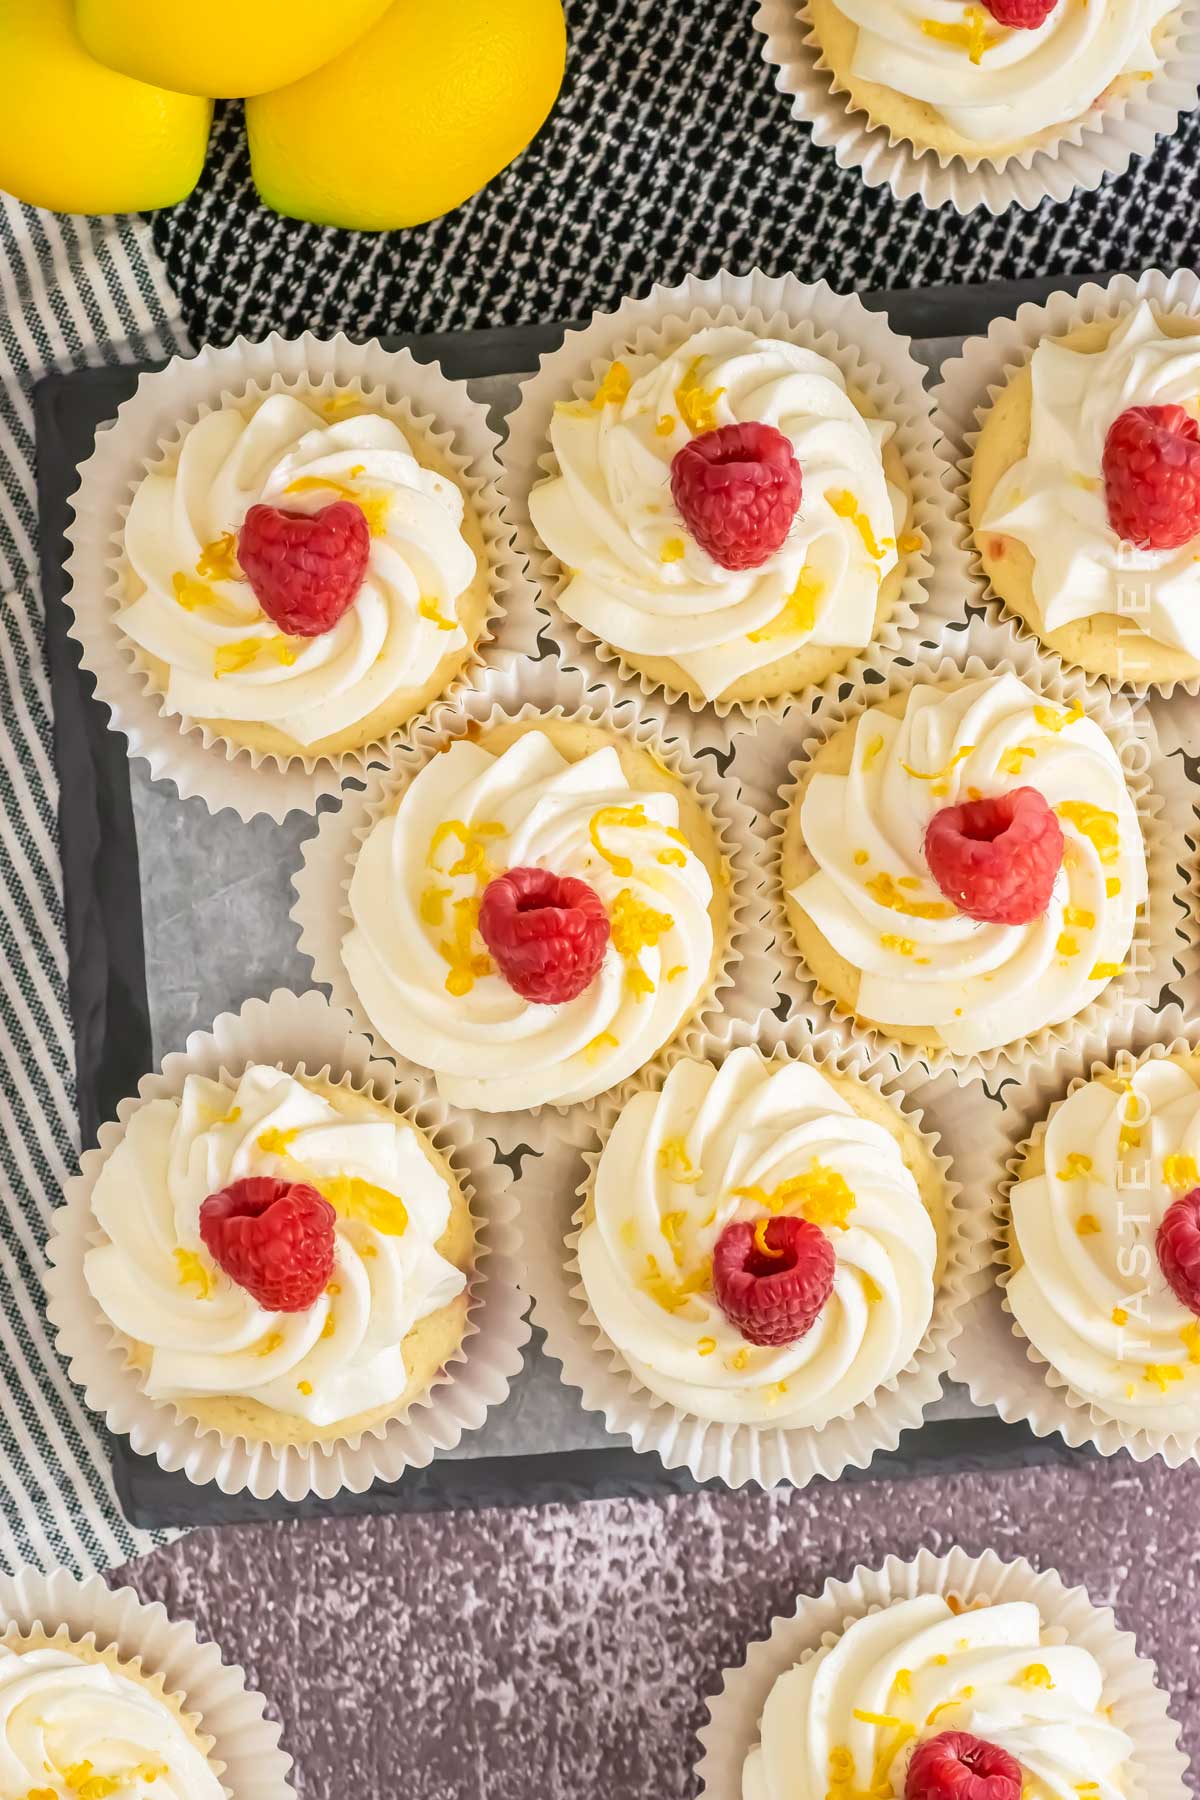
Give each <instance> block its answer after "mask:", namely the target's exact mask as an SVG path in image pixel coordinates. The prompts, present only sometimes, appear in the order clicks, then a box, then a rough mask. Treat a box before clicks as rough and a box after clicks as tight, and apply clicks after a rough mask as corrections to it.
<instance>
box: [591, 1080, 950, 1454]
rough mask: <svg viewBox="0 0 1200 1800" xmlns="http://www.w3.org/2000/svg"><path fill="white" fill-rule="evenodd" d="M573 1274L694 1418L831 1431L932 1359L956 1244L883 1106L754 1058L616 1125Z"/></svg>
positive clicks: (667, 1092) (625, 1113)
mask: <svg viewBox="0 0 1200 1800" xmlns="http://www.w3.org/2000/svg"><path fill="white" fill-rule="evenodd" d="M581 1226H582V1228H581V1230H580V1232H579V1236H578V1243H577V1250H576V1255H577V1259H578V1265H579V1270H580V1274H581V1277H582V1283H583V1289H584V1292H585V1294H586V1297H587V1303H588V1305H589V1306H590V1308H591V1310H592V1312H593V1314H594V1315H595V1318H596V1320H597V1321H598V1323H599V1325H600V1328H601V1329H602V1331H603V1332H604V1334H605V1336H606V1338H607V1339H608V1340H609V1342H610V1343H611V1344H612V1345H614V1346H615V1347H616V1349H617V1351H618V1352H619V1353H620V1355H621V1357H622V1358H623V1360H624V1362H625V1364H626V1365H627V1367H628V1369H629V1370H630V1371H631V1372H632V1374H633V1375H634V1376H636V1377H637V1379H638V1381H640V1382H641V1383H642V1384H643V1385H644V1386H645V1387H647V1388H648V1389H649V1390H650V1392H651V1393H652V1394H654V1395H656V1396H657V1397H658V1398H659V1399H660V1400H666V1401H668V1402H669V1403H670V1404H671V1405H672V1406H674V1407H676V1408H677V1409H678V1410H679V1411H680V1412H681V1413H684V1414H687V1415H689V1416H690V1417H691V1418H699V1419H707V1420H716V1421H720V1422H723V1423H728V1424H735V1425H753V1426H763V1427H767V1426H769V1427H771V1428H772V1429H778V1430H791V1429H798V1428H802V1427H810V1428H813V1429H820V1428H821V1427H823V1426H825V1425H827V1424H828V1422H829V1421H830V1420H832V1419H836V1418H838V1417H844V1416H846V1415H848V1414H850V1413H851V1412H853V1411H854V1410H855V1409H856V1408H858V1407H866V1406H870V1405H873V1404H875V1403H876V1402H877V1401H878V1400H879V1399H880V1398H881V1390H882V1389H884V1388H885V1387H887V1386H889V1385H894V1384H895V1381H896V1378H897V1377H898V1376H899V1375H900V1373H901V1371H903V1370H904V1369H906V1368H907V1367H908V1366H909V1365H910V1364H911V1363H912V1362H913V1359H914V1357H915V1356H916V1354H917V1352H918V1350H919V1348H920V1347H921V1346H922V1344H923V1342H924V1341H925V1340H926V1337H927V1334H928V1332H929V1329H930V1324H931V1320H932V1318H933V1313H934V1306H935V1300H936V1297H937V1294H938V1290H939V1288H940V1286H941V1283H942V1278H943V1276H944V1273H945V1267H946V1261H947V1245H948V1241H949V1236H950V1222H949V1200H948V1195H947V1192H946V1186H945V1180H944V1176H943V1171H942V1166H941V1165H940V1164H939V1162H938V1160H937V1158H936V1157H935V1155H934V1153H933V1151H932V1149H931V1146H930V1144H929V1142H928V1141H927V1140H926V1139H924V1138H923V1137H922V1136H921V1134H920V1132H919V1131H918V1130H917V1129H916V1128H915V1126H914V1125H913V1124H912V1122H911V1121H910V1120H908V1119H907V1118H905V1117H904V1115H903V1114H901V1113H900V1112H898V1111H897V1110H896V1108H895V1107H894V1106H892V1105H891V1104H890V1102H889V1101H887V1100H886V1099H885V1098H884V1097H883V1096H882V1095H881V1094H880V1093H879V1092H878V1091H877V1090H876V1089H875V1088H872V1087H869V1086H867V1085H866V1084H865V1083H863V1082H861V1081H858V1080H856V1079H855V1078H854V1077H852V1076H850V1075H846V1074H842V1073H839V1072H838V1071H837V1070H835V1069H833V1068H832V1067H826V1068H823V1069H818V1068H815V1067H812V1066H810V1065H809V1064H807V1063H803V1062H792V1061H777V1062H768V1061H765V1060H764V1059H763V1058H762V1057H761V1056H760V1055H759V1053H758V1052H757V1051H756V1050H753V1049H749V1048H743V1049H738V1050H735V1051H733V1052H732V1053H731V1054H730V1055H729V1056H727V1057H726V1059H725V1061H724V1063H723V1064H722V1066H721V1067H720V1069H716V1068H714V1067H713V1066H712V1065H711V1064H709V1063H707V1062H697V1061H691V1060H686V1061H683V1062H680V1063H677V1064H676V1065H675V1067H674V1068H673V1069H672V1070H671V1072H670V1074H669V1075H668V1076H667V1078H666V1080H665V1082H664V1083H663V1085H662V1088H661V1090H658V1091H654V1090H649V1089H643V1090H641V1091H639V1092H637V1093H635V1094H634V1095H633V1097H632V1098H631V1099H630V1100H629V1101H628V1102H627V1103H626V1104H625V1105H624V1106H623V1107H622V1109H621V1112H620V1115H619V1117H617V1119H616V1121H615V1123H614V1124H613V1126H612V1129H611V1132H610V1133H609V1135H608V1138H607V1141H606V1142H605V1143H604V1145H603V1148H602V1150H601V1153H600V1156H599V1158H598V1161H597V1163H596V1166H595V1172H594V1177H593V1180H592V1183H591V1186H590V1190H589V1192H588V1195H587V1198H586V1201H585V1204H584V1207H583V1211H582V1215H581Z"/></svg>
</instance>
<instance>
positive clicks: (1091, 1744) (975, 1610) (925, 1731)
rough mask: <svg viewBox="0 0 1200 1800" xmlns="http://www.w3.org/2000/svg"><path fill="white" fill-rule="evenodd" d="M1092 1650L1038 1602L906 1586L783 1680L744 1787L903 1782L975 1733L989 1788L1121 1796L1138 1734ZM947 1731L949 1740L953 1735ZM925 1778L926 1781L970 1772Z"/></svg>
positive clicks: (882, 1789) (773, 1797) (794, 1796)
mask: <svg viewBox="0 0 1200 1800" xmlns="http://www.w3.org/2000/svg"><path fill="white" fill-rule="evenodd" d="M1103 1688H1104V1678H1103V1674H1102V1672H1101V1669H1100V1665H1099V1663H1098V1662H1097V1661H1096V1659H1095V1657H1094V1656H1093V1655H1092V1654H1091V1652H1090V1651H1088V1650H1084V1649H1081V1648H1079V1647H1078V1646H1076V1645H1073V1644H1062V1643H1052V1642H1049V1641H1047V1637H1046V1634H1044V1633H1043V1630H1042V1622H1041V1618H1040V1616H1039V1614H1038V1609H1037V1607H1036V1606H1035V1605H1033V1604H1032V1603H1031V1602H1030V1601H1025V1600H1013V1601H1004V1602H1001V1603H997V1604H996V1605H992V1606H976V1607H971V1608H970V1609H969V1610H968V1611H963V1610H962V1608H961V1607H959V1606H957V1605H953V1606H952V1605H951V1604H950V1602H949V1601H948V1600H946V1599H944V1598H943V1597H942V1595H940V1594H920V1595H917V1596H916V1597H915V1598H914V1599H911V1600H897V1601H895V1602H893V1604H892V1605H891V1606H887V1607H885V1608H884V1609H883V1610H882V1611H881V1612H875V1613H870V1614H868V1615H866V1616H865V1617H863V1618H859V1619H855V1620H854V1621H853V1622H852V1623H851V1624H849V1625H847V1627H846V1629H845V1631H844V1632H842V1634H841V1636H840V1637H838V1638H836V1639H834V1640H833V1642H831V1643H826V1644H823V1645H822V1646H821V1648H820V1649H819V1650H817V1651H816V1652H815V1653H814V1654H813V1655H812V1656H810V1657H809V1658H808V1659H807V1660H806V1661H804V1662H801V1663H797V1664H796V1666H795V1667H794V1668H792V1669H789V1670H788V1671H787V1673H786V1674H785V1675H781V1676H780V1677H779V1679H778V1681H776V1683H775V1685H774V1687H773V1688H772V1689H771V1692H770V1694H769V1695H768V1696H767V1702H766V1705H765V1706H764V1708H763V1715H762V1724H761V1742H760V1743H759V1744H757V1745H756V1746H755V1748H754V1749H753V1750H752V1751H751V1752H750V1754H749V1756H748V1757H747V1759H746V1764H745V1772H744V1775H743V1782H742V1792H743V1795H744V1797H745V1800H829V1797H830V1796H836V1797H837V1800H843V1797H844V1800H850V1796H851V1795H855V1794H867V1793H872V1794H903V1793H904V1791H905V1785H906V1780H907V1776H908V1769H909V1765H910V1763H911V1762H912V1761H913V1760H914V1759H915V1758H917V1757H921V1758H922V1761H923V1765H924V1766H925V1768H926V1769H928V1766H929V1762H930V1760H937V1759H938V1758H939V1756H940V1755H941V1754H945V1753H949V1754H950V1756H951V1759H952V1760H953V1754H954V1750H955V1748H957V1750H958V1753H959V1754H960V1755H961V1754H962V1751H963V1749H964V1748H965V1746H964V1744H963V1742H962V1740H961V1739H957V1744H956V1738H957V1734H959V1733H966V1734H969V1736H970V1737H971V1738H974V1739H975V1740H976V1747H975V1749H974V1751H973V1756H974V1770H975V1781H976V1782H977V1783H978V1784H979V1785H980V1786H983V1785H984V1778H985V1775H990V1777H991V1779H990V1780H988V1781H987V1782H986V1788H987V1792H988V1794H989V1800H1021V1797H1022V1795H1024V1796H1026V1800H1062V1796H1063V1795H1065V1794H1068V1795H1069V1794H1092V1795H1095V1796H1097V1800H1119V1797H1120V1794H1121V1792H1122V1786H1121V1771H1122V1768H1123V1766H1124V1765H1125V1763H1126V1762H1127V1761H1128V1760H1129V1758H1130V1756H1131V1755H1132V1753H1133V1744H1132V1741H1131V1740H1130V1738H1129V1737H1128V1736H1127V1734H1126V1733H1125V1732H1124V1731H1122V1730H1121V1729H1120V1728H1119V1726H1117V1725H1114V1724H1113V1722H1112V1720H1111V1719H1110V1718H1109V1717H1108V1716H1107V1715H1106V1712H1105V1711H1104V1710H1103V1707H1102V1700H1103ZM947 1737H948V1738H949V1743H947ZM964 1776H965V1771H960V1780H959V1782H953V1781H949V1780H945V1779H943V1780H942V1781H941V1782H938V1781H932V1780H931V1781H925V1782H922V1783H921V1785H920V1786H919V1788H918V1791H919V1792H921V1793H937V1792H942V1791H945V1792H951V1793H952V1792H955V1791H958V1788H959V1787H960V1786H961V1785H963V1777H964Z"/></svg>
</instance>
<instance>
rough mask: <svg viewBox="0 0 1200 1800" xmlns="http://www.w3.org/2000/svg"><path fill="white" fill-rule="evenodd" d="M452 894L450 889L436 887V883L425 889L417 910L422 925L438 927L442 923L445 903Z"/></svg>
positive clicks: (444, 914)
mask: <svg viewBox="0 0 1200 1800" xmlns="http://www.w3.org/2000/svg"><path fill="white" fill-rule="evenodd" d="M452 892H453V889H452V888H448V887H438V886H437V884H436V882H435V883H434V884H433V885H432V886H430V887H427V888H426V889H425V891H424V893H423V894H422V895H421V904H420V909H419V910H420V914H421V923H422V924H423V925H434V926H438V925H440V924H441V923H442V920H443V919H444V918H445V916H446V902H447V900H448V899H449V898H450V895H451V893H452Z"/></svg>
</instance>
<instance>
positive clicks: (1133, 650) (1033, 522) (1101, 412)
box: [969, 298, 1200, 686]
mask: <svg viewBox="0 0 1200 1800" xmlns="http://www.w3.org/2000/svg"><path fill="white" fill-rule="evenodd" d="M1198 392H1200V318H1197V317H1194V316H1192V315H1191V314H1188V313H1184V312H1178V311H1175V312H1172V311H1168V310H1166V309H1165V308H1163V307H1156V306H1154V305H1153V304H1151V302H1150V301H1149V300H1148V299H1144V298H1143V299H1138V300H1136V301H1135V302H1134V303H1133V304H1132V305H1131V306H1129V307H1128V308H1127V309H1125V310H1123V311H1122V312H1121V313H1120V314H1119V315H1118V316H1115V317H1109V318H1096V319H1092V320H1090V321H1089V322H1087V323H1084V324H1080V325H1076V326H1075V327H1074V328H1073V329H1071V330H1069V331H1067V332H1065V333H1063V334H1061V335H1054V336H1045V337H1043V338H1041V340H1040V341H1039V342H1038V343H1037V345H1036V347H1035V348H1034V350H1033V352H1032V354H1031V355H1030V356H1029V357H1028V360H1026V361H1025V362H1023V363H1022V364H1021V366H1020V367H1018V368H1016V369H1015V370H1010V371H1009V373H1008V376H1007V379H1006V380H1005V381H1004V383H1003V385H1002V386H1001V387H1000V388H999V390H998V391H997V392H996V393H995V394H994V396H993V398H992V400H991V403H990V405H989V406H988V407H987V409H986V411H984V412H983V413H982V415H981V423H980V429H979V435H978V438H977V440H976V443H975V448H974V453H973V456H972V458H971V463H970V482H969V507H970V522H971V528H972V531H973V533H974V542H975V548H976V550H977V553H978V555H979V559H980V562H981V564H982V566H983V569H984V572H985V574H986V575H987V578H988V581H989V582H990V584H991V587H992V589H993V591H994V592H995V593H996V594H997V595H998V596H999V598H1000V599H1001V600H1002V601H1003V603H1004V605H1005V606H1006V607H1007V608H1008V610H1009V611H1010V612H1011V613H1014V614H1015V615H1016V616H1017V617H1018V618H1019V619H1021V620H1023V621H1024V622H1025V624H1027V625H1028V626H1029V628H1030V629H1031V630H1032V631H1034V632H1035V633H1036V634H1037V635H1038V637H1040V638H1041V640H1042V641H1043V642H1044V643H1045V644H1046V645H1048V646H1049V648H1050V649H1052V650H1055V651H1057V652H1058V653H1059V655H1060V656H1062V657H1063V659H1064V660H1065V661H1067V662H1069V663H1074V664H1077V665H1078V666H1079V667H1081V668H1084V669H1086V670H1087V671H1088V672H1089V673H1090V674H1097V675H1103V676H1105V677H1107V678H1108V679H1110V680H1113V681H1118V682H1130V683H1132V684H1135V685H1138V686H1152V685H1157V684H1163V683H1168V684H1169V683H1172V682H1175V681H1194V680H1195V679H1196V678H1197V677H1200V441H1198V432H1197V424H1196V415H1197V393H1198ZM1143 409H1149V411H1148V412H1147V411H1146V410H1143Z"/></svg>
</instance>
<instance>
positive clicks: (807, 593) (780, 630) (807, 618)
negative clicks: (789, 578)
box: [747, 563, 825, 644]
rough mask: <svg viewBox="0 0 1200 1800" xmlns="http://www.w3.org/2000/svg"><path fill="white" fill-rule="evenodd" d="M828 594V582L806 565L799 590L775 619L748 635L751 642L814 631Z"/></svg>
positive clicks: (767, 640) (797, 589)
mask: <svg viewBox="0 0 1200 1800" xmlns="http://www.w3.org/2000/svg"><path fill="white" fill-rule="evenodd" d="M824 592H825V584H824V582H823V581H821V580H820V578H819V577H818V576H816V575H814V574H813V573H812V571H811V570H810V569H809V566H808V564H807V563H805V565H804V567H803V568H802V569H801V571H800V574H799V576H798V577H797V579H796V585H795V587H794V588H793V589H792V591H791V593H790V594H789V595H788V597H787V599H786V600H785V601H784V603H783V605H782V606H781V607H780V609H779V611H778V612H777V613H776V614H775V616H774V618H772V619H768V620H767V622H766V624H765V625H760V626H759V628H758V630H757V631H751V632H749V633H747V639H748V642H750V643H751V644H765V643H769V642H770V640H771V639H772V638H777V637H786V636H788V635H790V634H791V633H792V632H809V631H811V630H812V628H813V626H814V625H815V624H816V622H817V602H818V601H819V600H820V598H821V596H822V594H823V593H824Z"/></svg>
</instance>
